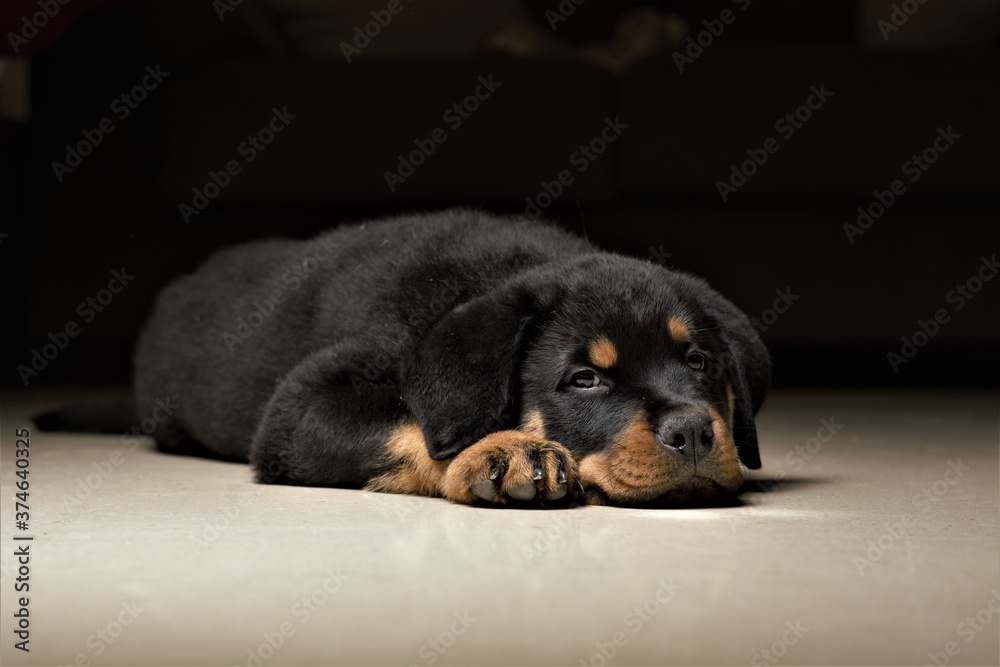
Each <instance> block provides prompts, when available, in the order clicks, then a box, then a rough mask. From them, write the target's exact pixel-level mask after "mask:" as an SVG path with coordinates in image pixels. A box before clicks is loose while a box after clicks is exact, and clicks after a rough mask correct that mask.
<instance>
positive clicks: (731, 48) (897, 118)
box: [619, 43, 1000, 198]
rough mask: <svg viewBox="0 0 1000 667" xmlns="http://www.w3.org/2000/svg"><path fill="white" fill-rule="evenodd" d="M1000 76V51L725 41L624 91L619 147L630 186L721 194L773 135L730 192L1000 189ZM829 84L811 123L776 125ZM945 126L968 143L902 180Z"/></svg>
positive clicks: (665, 64)
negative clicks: (999, 143) (998, 76)
mask: <svg viewBox="0 0 1000 667" xmlns="http://www.w3.org/2000/svg"><path fill="white" fill-rule="evenodd" d="M998 69H1000V54H998V53H997V52H996V51H975V52H955V51H940V52H939V51H910V50H907V51H902V50H899V51H897V50H865V49H858V48H855V47H848V46H835V45H826V46H805V45H752V44H737V45H731V44H723V43H719V44H712V45H710V46H709V47H707V48H706V49H704V52H703V53H702V55H701V56H699V57H697V58H695V59H693V62H690V63H686V64H685V66H684V71H683V72H680V71H678V67H677V65H676V63H675V60H674V58H673V56H672V54H665V55H663V56H659V57H656V58H653V59H650V60H647V61H644V62H643V63H640V64H638V65H637V66H636V67H634V68H633V69H632V70H630V71H629V72H628V73H626V74H625V75H624V77H623V79H622V82H621V116H622V119H623V120H625V121H628V122H631V123H632V129H631V130H630V131H629V132H628V133H626V134H625V136H624V137H623V138H622V142H621V144H620V146H619V156H620V159H621V177H622V188H623V190H625V191H628V192H644V193H650V192H652V193H686V194H702V195H704V194H712V195H714V196H719V187H718V185H717V183H718V182H719V181H727V180H730V179H731V178H732V166H733V165H737V166H739V165H740V164H741V163H742V162H744V161H746V160H747V159H749V156H748V154H747V151H748V150H750V151H753V152H754V153H755V154H756V155H757V156H758V157H763V156H761V155H760V153H759V149H761V148H762V147H763V146H764V143H765V141H766V140H767V139H769V138H771V139H774V140H775V141H776V142H777V146H778V148H777V151H776V152H773V153H771V154H769V155H768V159H767V161H766V163H764V164H763V165H762V166H760V167H759V168H757V169H756V170H755V171H756V173H753V175H751V176H749V177H747V178H746V183H745V184H744V185H742V186H741V187H738V189H737V192H736V193H735V194H733V196H743V195H831V196H851V197H868V198H871V197H872V193H873V191H874V190H875V189H876V188H878V189H879V190H881V191H884V190H886V189H888V188H889V187H890V185H891V183H892V182H893V181H894V180H897V179H899V180H902V181H903V184H904V185H905V187H906V196H907V197H913V196H949V195H996V194H1000V162H998V161H997V160H996V157H995V154H996V146H995V145H993V144H991V143H990V141H988V140H987V139H989V138H991V137H993V136H995V131H994V130H993V129H992V128H993V127H994V126H995V124H996V118H995V115H996V109H997V108H998V107H1000V87H998V86H996V85H987V84H986V82H987V81H991V80H993V79H994V78H995V73H996V72H997V71H998ZM824 86H825V88H826V90H827V91H830V92H832V93H833V96H832V97H830V98H829V99H828V100H827V101H826V102H825V103H824V104H822V106H820V107H819V108H818V109H816V110H813V111H811V112H810V113H811V116H812V117H811V118H810V119H809V120H808V121H806V122H804V123H802V124H801V127H799V128H795V127H794V125H793V124H790V123H784V124H782V126H780V127H777V128H776V123H778V122H779V121H780V120H782V119H783V117H784V116H785V114H787V113H795V111H796V109H797V108H798V107H800V105H803V104H804V103H806V102H807V101H808V100H809V97H810V95H812V92H811V89H812V88H813V87H816V88H820V87H824ZM813 102H814V106H819V104H818V98H813ZM805 115H807V114H806V113H804V112H803V117H804V116H805ZM948 127H952V128H953V130H954V132H955V133H958V134H959V135H961V138H960V139H957V140H955V141H954V146H953V147H951V148H950V149H949V150H950V151H951V152H950V153H944V154H942V155H941V156H940V159H938V160H937V162H936V163H935V164H933V165H930V168H929V169H927V170H926V171H920V177H919V178H918V179H917V180H915V181H913V180H911V178H912V175H913V174H914V173H916V172H914V171H913V168H914V165H910V168H909V169H908V170H907V171H906V172H904V169H906V167H905V166H904V163H906V162H907V161H908V160H910V159H911V157H912V156H913V155H914V154H920V153H921V152H923V151H924V150H925V149H927V148H928V147H931V146H933V144H934V141H935V140H936V138H937V137H938V128H945V131H947V128H948ZM789 130H792V131H794V134H791V135H790V136H789ZM943 144H944V142H939V145H943ZM772 146H773V145H772ZM916 168H917V169H919V167H916ZM746 171H747V172H751V171H754V169H753V167H752V166H751V165H747V169H746ZM734 181H735V182H738V181H739V179H738V177H737V178H736V179H734ZM731 182H733V181H731ZM730 194H731V193H730Z"/></svg>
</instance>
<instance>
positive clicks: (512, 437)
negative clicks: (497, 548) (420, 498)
mask: <svg viewBox="0 0 1000 667" xmlns="http://www.w3.org/2000/svg"><path fill="white" fill-rule="evenodd" d="M441 490H442V495H444V497H446V498H449V499H451V500H454V501H457V502H461V503H475V502H480V501H486V502H487V503H491V504H495V505H515V506H525V505H533V506H540V505H545V506H550V505H555V504H558V505H566V504H568V503H569V502H570V501H572V500H574V499H575V498H577V497H578V495H579V494H580V492H581V490H582V487H581V485H580V481H579V474H578V471H577V466H576V461H575V460H574V459H573V455H572V454H570V453H569V450H567V449H566V448H565V447H563V446H562V445H561V444H559V443H558V442H552V441H551V440H542V439H540V438H537V437H535V436H533V435H531V434H529V433H525V432H523V431H499V432H497V433H492V434H490V435H488V436H486V437H485V438H483V439H482V440H480V441H479V442H477V443H475V444H473V445H472V446H471V447H469V448H468V449H466V450H464V451H463V452H461V453H460V454H459V455H458V456H456V457H455V458H454V459H453V460H452V461H451V463H450V465H449V466H448V470H447V472H446V473H445V477H444V481H443V483H442V489H441Z"/></svg>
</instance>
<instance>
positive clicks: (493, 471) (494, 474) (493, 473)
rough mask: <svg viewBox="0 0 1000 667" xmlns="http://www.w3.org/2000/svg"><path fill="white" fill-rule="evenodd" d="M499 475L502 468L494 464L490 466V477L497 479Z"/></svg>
mask: <svg viewBox="0 0 1000 667" xmlns="http://www.w3.org/2000/svg"><path fill="white" fill-rule="evenodd" d="M499 476H500V468H498V467H496V466H493V467H492V468H490V479H491V480H494V479H496V478H497V477H499Z"/></svg>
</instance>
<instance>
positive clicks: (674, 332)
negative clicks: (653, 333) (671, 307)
mask: <svg viewBox="0 0 1000 667" xmlns="http://www.w3.org/2000/svg"><path fill="white" fill-rule="evenodd" d="M667 329H668V330H669V331H670V337H671V338H673V339H674V340H675V341H676V342H678V343H686V342H688V341H689V340H691V330H690V329H688V326H687V325H686V324H684V322H683V321H681V319H680V318H679V317H674V316H671V317H670V318H669V319H668V320H667Z"/></svg>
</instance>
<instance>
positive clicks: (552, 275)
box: [135, 210, 769, 504]
mask: <svg viewBox="0 0 1000 667" xmlns="http://www.w3.org/2000/svg"><path fill="white" fill-rule="evenodd" d="M671 316H673V317H674V318H675V321H674V323H673V324H670V322H669V321H668V317H671ZM679 318H683V322H682V319H679ZM654 321H655V322H660V323H661V324H662V331H657V332H652V331H645V330H644V327H645V328H648V327H649V326H652V325H650V324H649V323H651V322H654ZM682 325H683V326H684V327H688V328H690V329H693V330H697V329H699V328H700V327H701V326H705V327H706V328H709V329H713V328H714V329H719V330H723V331H724V332H725V333H726V335H727V336H728V338H726V336H723V338H726V340H722V339H721V338H720V339H718V340H716V339H712V341H708V339H705V341H704V346H705V354H707V355H709V356H711V355H715V356H718V357H720V358H721V357H723V356H726V355H728V360H727V361H725V363H724V364H722V365H720V366H719V368H720V369H721V370H720V373H719V377H716V378H715V379H714V380H713V381H712V382H709V381H708V380H704V381H702V380H700V379H698V378H697V377H695V378H694V379H693V380H692V379H691V378H687V376H686V375H683V374H684V373H685V372H686V371H683V370H682V369H681V370H679V366H678V363H675V362H677V359H680V358H684V354H686V352H684V350H687V349H689V347H690V345H691V344H692V343H691V342H690V341H687V342H685V341H679V340H677V338H678V333H677V331H678V329H677V327H678V326H682ZM671 327H673V329H672V328H671ZM639 329H642V330H643V331H642V332H640V334H641V335H639V337H638V338H636V331H637V330H639ZM671 331H673V332H674V333H673V334H671ZM697 335H700V334H697ZM650 336H652V337H656V336H662V340H658V339H657V340H653V341H652V342H651V343H650V341H649V340H647V341H646V343H649V344H650V345H651V346H644V345H645V344H644V343H641V342H636V341H639V340H640V339H642V340H645V339H646V338H649V337H650ZM602 338H603V339H604V340H605V341H606V342H607V346H606V347H604V348H603V354H602V355H599V356H598V357H597V358H596V362H601V363H605V364H607V363H608V362H610V361H612V359H611V356H612V355H611V351H614V353H615V356H616V359H615V361H616V362H617V363H618V367H616V368H611V367H610V366H609V367H607V368H596V369H595V371H594V372H596V373H598V374H600V375H601V376H602V377H604V380H603V384H601V383H600V382H601V381H598V384H599V387H598V388H599V389H601V391H604V390H605V389H608V387H610V386H611V385H614V386H613V389H609V390H608V392H606V396H605V398H606V399H607V400H603V402H600V403H599V404H598V403H597V402H595V401H597V400H598V398H599V397H598V395H597V392H595V391H591V390H592V389H595V388H594V387H579V386H578V385H579V384H580V380H579V377H580V372H581V371H576V375H574V376H573V379H572V384H566V382H565V381H564V380H565V378H563V375H565V373H566V372H568V371H566V370H565V368H563V366H565V365H566V364H570V365H572V364H574V363H576V360H572V359H570V357H572V356H573V355H574V354H576V353H575V352H574V351H573V350H575V349H577V348H580V349H587V348H591V346H592V345H594V344H595V341H600V340H601V339H602ZM720 341H721V342H720ZM581 346H582V347H581ZM713 346H714V348H713ZM647 347H648V349H647ZM682 348H683V349H682ZM708 348H713V349H711V350H709V349H708ZM591 349H593V348H591ZM650 355H651V356H650ZM678 355H680V356H678ZM618 357H620V359H618ZM675 357H676V358H675ZM583 361H584V362H586V363H587V364H590V363H591V362H590V361H587V360H586V359H584V360H583ZM647 361H651V362H652V363H653V364H654V365H655V364H656V363H659V362H662V363H663V368H665V369H667V371H669V372H667V371H664V373H665V374H661V375H662V377H657V378H652V377H647V375H648V373H646V371H645V370H642V369H644V368H645V367H646V366H648V365H649V363H647ZM596 362H595V363H596ZM612 365H614V363H612ZM135 366H136V378H135V385H136V392H137V399H138V405H139V410H140V414H141V416H142V417H153V418H154V419H159V426H158V430H157V432H156V433H155V434H154V435H155V437H156V439H157V440H158V441H159V442H160V444H161V446H162V447H164V448H167V449H169V448H172V447H184V446H188V445H192V444H197V445H199V446H203V447H206V448H208V449H209V450H211V451H212V452H214V453H216V454H218V455H221V456H225V457H229V458H234V459H241V460H246V459H248V458H250V459H252V462H253V464H254V466H255V469H256V472H257V476H258V479H260V480H261V481H264V482H274V483H293V484H310V485H335V486H362V485H365V484H367V485H368V486H369V488H373V489H379V490H385V491H395V492H411V493H425V494H431V495H444V496H446V497H449V498H452V499H454V500H458V501H462V502H472V501H479V500H480V499H482V500H486V501H489V502H533V503H536V504H537V503H539V502H543V503H544V502H545V501H546V500H547V501H549V502H554V501H562V502H565V500H564V499H570V498H573V497H578V495H579V492H580V490H581V488H584V487H586V488H587V489H588V492H589V495H590V496H591V497H593V498H599V499H605V500H606V499H611V500H622V501H630V500H646V499H648V498H647V496H650V494H652V493H653V492H652V491H650V489H656V494H654V495H659V492H660V491H664V490H669V489H670V488H671V481H670V480H669V479H660V478H663V477H668V478H669V477H673V476H675V475H674V474H673V473H672V472H671V471H680V470H683V472H682V473H678V474H677V475H676V477H677V478H678V479H681V478H684V479H694V477H692V474H693V475H694V476H695V477H696V478H697V482H696V483H695V482H692V483H691V484H689V485H688V486H689V488H691V489H700V488H702V487H703V486H704V485H705V483H706V480H709V479H711V480H713V483H722V484H723V486H726V485H731V484H732V478H733V474H734V473H733V470H732V468H733V466H734V465H735V464H733V463H732V462H730V463H727V464H726V465H727V466H728V469H727V472H726V473H725V474H716V472H711V471H712V470H713V467H712V466H716V467H718V466H719V465H721V464H719V463H718V462H719V461H722V460H723V459H725V458H726V457H729V458H731V459H733V460H735V457H736V449H737V448H740V447H742V448H740V450H739V453H740V455H741V456H742V457H743V458H744V459H745V462H748V465H754V464H758V465H759V461H757V459H756V436H755V434H754V433H752V430H753V422H752V416H753V412H754V411H755V410H756V408H757V407H758V406H759V404H760V401H761V400H762V398H763V393H764V390H765V389H766V385H767V379H768V376H769V362H768V360H767V354H766V350H764V349H763V346H762V345H761V344H760V341H759V339H758V338H757V337H756V334H755V333H754V332H753V330H752V329H751V328H750V326H749V322H748V321H746V318H745V317H743V316H742V314H740V313H739V311H738V310H736V309H735V307H733V306H732V305H731V304H729V302H728V301H725V300H724V299H723V298H722V297H721V296H719V295H718V294H717V293H715V292H713V291H711V290H710V289H709V288H708V287H707V285H705V284H704V283H702V282H700V281H698V280H697V279H694V278H691V277H689V276H685V275H683V274H678V273H675V272H670V271H667V270H666V269H663V268H662V267H657V266H654V265H652V264H649V263H646V262H640V261H638V260H632V259H627V258H623V257H618V256H615V255H611V254H609V253H603V252H600V251H597V250H596V249H595V248H593V247H592V246H590V245H589V244H588V243H586V242H585V241H583V240H581V239H579V238H577V237H575V236H572V235H570V234H567V233H565V232H563V231H560V230H558V229H556V228H554V227H551V226H548V225H543V224H538V223H530V222H526V221H515V220H508V219H502V218H497V217H494V216H491V215H487V214H484V213H479V212H475V211H467V210H450V211H445V212H442V213H437V214H432V215H420V216H409V217H400V218H394V219H389V220H382V221H375V222H368V223H365V224H361V225H353V226H344V227H340V228H337V229H335V230H333V231H330V232H326V233H324V234H322V235H320V236H319V237H317V238H315V239H311V240H308V241H293V240H277V239H272V240H265V241H258V242H253V243H249V244H246V245H242V246H238V247H234V248H230V249H227V250H224V251H222V252H219V253H217V254H216V255H214V256H213V257H211V258H210V259H209V260H208V261H207V262H206V263H205V264H204V265H203V266H202V267H200V268H199V269H198V270H197V271H195V272H194V273H192V274H190V275H186V276H184V277H181V278H180V279H178V280H176V281H175V282H174V283H172V284H171V285H170V286H168V287H167V288H166V289H165V290H164V291H163V292H162V293H161V295H160V296H159V298H158V300H157V302H156V305H155V308H154V312H153V315H152V317H151V319H150V321H149V323H148V324H147V326H146V327H145V329H144V331H143V333H142V335H141V337H140V340H139V345H138V348H137V353H136V359H135ZM675 366H678V368H674V367H675ZM566 368H569V366H566ZM632 369H638V370H636V371H635V372H633V370H632ZM640 371H641V372H640ZM677 373H681V375H677ZM671 374H674V375H677V376H676V377H672V376H671ZM682 376H683V377H682ZM584 383H586V380H585V381H584ZM650 383H652V384H650ZM699 383H701V384H699ZM639 385H642V387H641V388H640V387H639ZM654 385H655V386H654ZM709 385H711V387H710V386H709ZM650 387H653V389H652V390H650ZM670 387H673V388H674V389H670ZM549 388H552V391H551V392H550V391H549ZM661 389H662V390H663V391H661ZM675 390H676V391H675ZM727 391H728V392H731V394H733V398H732V399H731V400H729V403H730V404H731V405H730V407H728V408H727V407H726V402H727V398H726V392H727ZM559 392H562V393H559ZM677 392H680V394H684V393H685V392H686V393H687V394H690V396H691V397H693V398H692V399H691V400H690V401H688V400H687V399H684V398H683V397H680V394H677ZM641 393H645V394H650V395H652V394H655V395H656V397H657V398H656V400H655V401H652V402H650V400H651V399H650V396H646V397H645V398H643V397H641V396H639V395H638V394H641ZM550 394H551V395H550ZM660 394H662V396H661V395H660ZM675 394H676V395H675ZM165 397H170V399H171V400H172V401H173V402H174V403H175V404H179V407H178V408H176V409H175V410H174V411H173V412H172V413H171V414H170V415H169V416H167V417H166V418H164V417H163V415H162V413H161V412H157V400H160V399H163V398H165ZM560 401H562V402H561V403H560ZM616 401H617V402H616ZM689 403H690V404H691V405H690V406H688V404H689ZM682 404H683V405H682ZM695 404H697V405H695ZM685 406H688V407H691V406H694V407H691V409H692V410H697V411H700V412H699V415H701V417H699V419H703V421H702V422H698V425H697V428H699V429H701V431H699V433H702V434H703V435H700V436H699V435H698V434H695V436H694V437H695V439H696V440H697V439H698V438H699V437H700V438H703V439H704V438H708V440H706V441H705V443H708V449H707V450H705V452H708V453H705V452H703V454H704V456H703V458H702V460H701V461H702V464H701V465H702V467H701V471H702V473H698V472H697V470H698V462H697V459H696V458H695V459H692V458H691V457H692V456H696V454H692V451H693V449H692V448H690V447H689V449H688V451H687V452H684V450H683V446H682V445H678V446H677V447H674V448H673V449H671V448H670V447H669V446H667V445H666V444H664V442H663V440H664V438H666V439H667V440H668V441H669V442H670V443H673V444H674V445H676V443H677V441H678V436H677V434H676V433H673V431H672V430H671V429H673V430H677V429H680V431H677V432H678V433H680V432H681V431H683V432H684V433H687V434H688V440H689V441H690V439H691V433H692V432H693V431H691V430H690V429H691V427H690V424H689V423H688V422H690V419H688V420H687V421H685V422H684V424H683V425H681V426H677V424H680V422H678V421H677V418H676V414H677V411H678V410H679V409H687V408H686V407H685ZM699 406H700V407H699ZM602 410H610V412H608V416H607V417H606V418H601V411H602ZM640 412H641V414H642V415H645V416H644V417H643V418H642V419H644V420H645V421H642V420H640V421H641V423H640V422H637V421H636V420H637V419H638V417H637V416H636V415H638V414H640ZM668 414H674V415H675V417H672V418H668V417H665V415H668ZM574 415H576V419H575V420H574ZM670 419H673V421H672V422H671V421H670ZM685 419H687V418H685ZM657 420H659V421H657ZM664 420H666V421H664ZM574 422H575V423H574ZM691 423H693V422H691ZM587 424H590V427H589V430H587V429H588V426H587ZM636 424H639V426H636ZM670 424H674V425H675V426H670ZM658 425H659V426H658ZM626 428H627V429H630V430H628V431H627V433H640V432H641V433H642V434H643V435H642V436H641V437H642V438H644V441H643V443H642V444H641V446H637V445H636V444H635V442H637V441H636V440H635V437H632V436H629V437H628V438H627V437H626V436H625V435H622V434H623V433H626ZM717 428H722V429H723V430H722V431H719V434H720V436H721V437H719V438H718V439H715V440H714V442H715V443H716V446H715V447H712V446H711V442H710V441H712V438H710V437H709V435H708V434H709V433H710V432H712V431H713V429H717ZM657 429H660V430H657ZM664 429H666V431H671V433H670V434H668V435H664ZM684 429H687V430H684ZM560 437H563V438H564V439H567V440H572V442H561V441H560V440H559V438H560ZM623 438H625V439H623ZM629 438H631V439H629ZM726 438H729V439H730V440H731V441H732V444H730V445H728V453H727V452H724V451H723V449H725V447H723V445H722V444H720V442H721V441H722V440H725V439H726ZM683 439H684V438H683V436H680V440H681V441H683ZM741 442H742V445H741ZM705 443H701V444H700V445H699V446H700V447H702V449H704V446H705ZM690 444H692V443H690V442H689V445H690ZM637 447H638V448H637ZM641 447H646V448H647V449H649V452H648V453H647V454H648V455H647V454H641V453H640V449H641ZM664 448H666V449H668V450H669V451H671V452H674V453H673V454H668V455H665V456H661V455H662V454H663V452H661V451H659V450H661V449H664ZM615 452H617V454H615ZM678 452H680V453H681V454H678ZM716 452H718V453H717V454H716ZM612 454H614V455H612ZM588 456H590V457H591V458H590V459H588V460H587V463H586V465H584V466H582V467H581V465H580V463H581V461H583V460H584V459H586V457H588ZM594 457H599V458H600V460H599V461H598V460H597V459H596V458H594ZM615 457H617V458H615ZM685 457H687V458H686V459H685ZM711 457H714V462H713V459H712V458H711ZM616 460H617V461H619V462H620V461H624V460H628V461H629V462H630V463H629V464H628V465H630V466H635V465H639V466H648V467H649V471H647V472H646V473H643V474H648V475H653V476H654V477H656V476H658V479H655V480H654V483H652V484H650V485H648V488H646V487H642V490H641V491H639V492H632V491H629V490H627V489H626V490H625V491H622V490H621V487H622V485H623V484H624V485H626V486H628V484H632V486H629V489H632V488H633V487H635V483H634V480H632V481H629V480H631V479H632V478H631V477H629V476H628V475H626V476H625V478H616V479H614V480H611V479H609V480H607V481H606V482H604V483H602V482H601V480H600V479H597V477H598V476H599V475H607V474H608V473H607V470H608V469H610V468H608V466H612V467H613V465H614V464H615V461H616ZM692 460H693V461H694V462H693V463H692ZM637 462H639V463H637ZM619 465H621V464H620V463H619ZM587 470H594V471H601V472H599V473H593V474H592V475H591V477H592V478H593V479H590V480H588V479H587V478H586V477H587V476H586V474H584V473H585V472H586V471H587ZM650 471H651V472H650ZM691 471H694V472H691ZM706 471H708V472H706ZM737 472H738V471H737ZM640 476H641V475H640ZM723 478H725V480H728V481H724V482H720V480H723ZM637 488H638V487H637ZM630 494H631V497H630Z"/></svg>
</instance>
